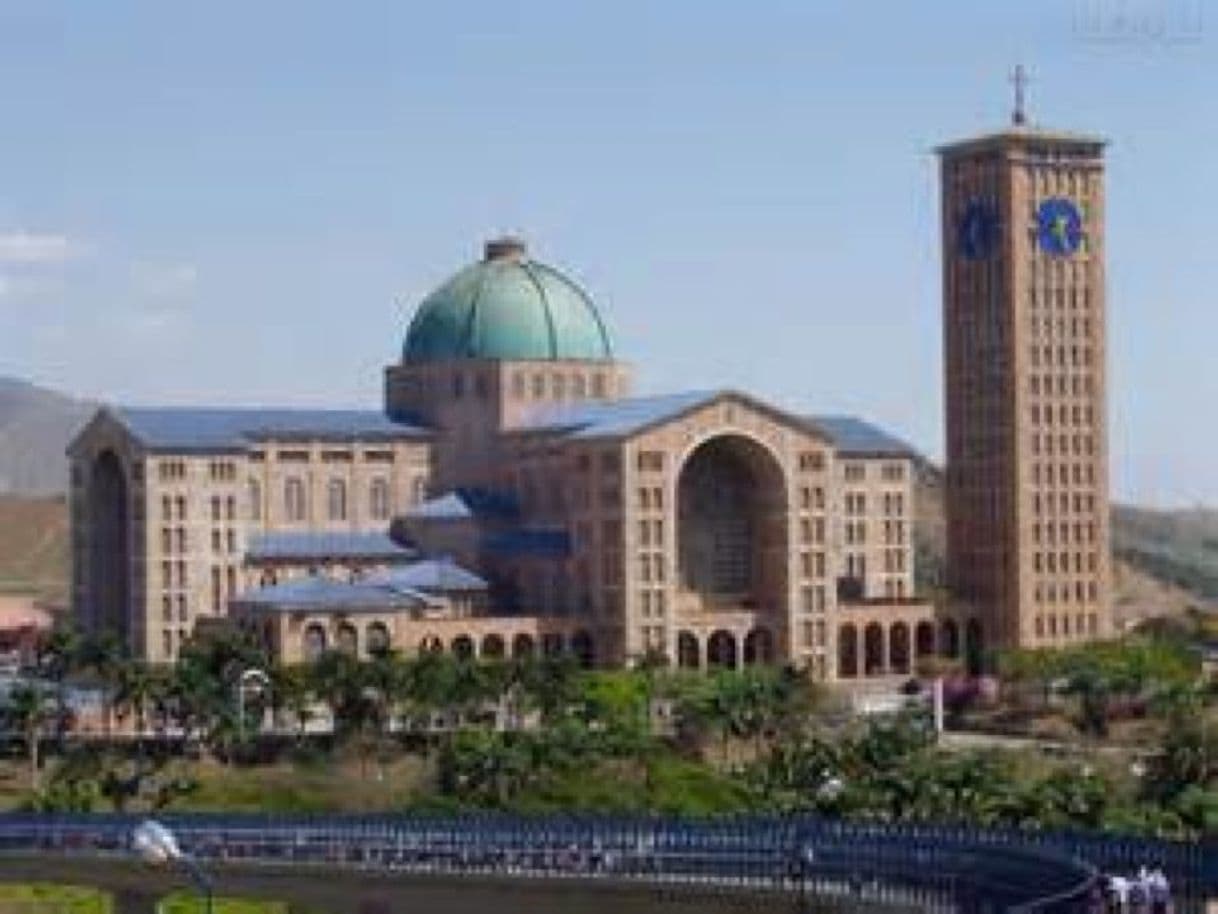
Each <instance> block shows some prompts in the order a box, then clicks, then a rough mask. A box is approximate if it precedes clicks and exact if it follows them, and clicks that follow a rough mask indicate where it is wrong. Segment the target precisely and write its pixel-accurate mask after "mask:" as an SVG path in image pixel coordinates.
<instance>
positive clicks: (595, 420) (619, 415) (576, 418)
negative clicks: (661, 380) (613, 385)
mask: <svg viewBox="0 0 1218 914" xmlns="http://www.w3.org/2000/svg"><path fill="white" fill-rule="evenodd" d="M721 394H722V392H721V391H705V390H700V391H689V392H686V393H677V394H665V395H663V396H656V397H630V398H628V399H625V400H609V401H595V402H593V401H584V402H580V403H567V404H563V405H561V406H542V407H538V408H537V409H536V410H534V411H533V412H531V413H529V414H528V415H526V416H525V418H524V420H523V421H522V422H520V423H519V424H518V425H517V426H516V427H515V428H514V429H513V431H521V432H546V431H549V432H567V433H569V437H572V438H616V437H622V436H624V435H629V434H632V433H633V432H636V431H638V430H639V429H643V428H647V427H648V426H650V425H654V424H655V423H657V422H663V421H664V420H665V419H670V418H673V417H675V416H679V415H681V414H682V413H684V412H686V411H687V410H690V409H693V408H695V407H698V406H701V405H703V404H705V403H710V402H711V401H713V400H714V399H716V398H717V397H719V396H720V395H721Z"/></svg>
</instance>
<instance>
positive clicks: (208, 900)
mask: <svg viewBox="0 0 1218 914" xmlns="http://www.w3.org/2000/svg"><path fill="white" fill-rule="evenodd" d="M131 848H132V850H134V851H135V853H136V855H137V856H139V857H140V859H142V860H145V861H147V862H148V863H153V864H156V865H158V866H159V865H163V864H166V863H176V864H178V865H179V866H181V867H182V869H184V870H186V872H187V873H188V874H189V875H190V878H191V880H192V881H193V882H194V884H195V888H197V889H198V890H199V894H201V895H202V896H203V899H204V902H205V904H206V908H205V909H204V910H206V911H207V914H212V881H211V877H209V876H208V875H207V874H206V873H205V872H203V868H202V867H200V866H199V863H198V861H197V860H195V859H194V858H193V857H191V856H190V855H189V854H185V853H183V852H182V848H180V847H179V846H178V839H177V838H175V837H174V834H173V832H171V831H170V830H169V829H168V828H166V827H165V826H164V825H162V824H161V823H160V822H157V821H155V820H153V819H145V820H144V821H143V822H141V823H140V824H139V825H137V826H136V827H135V831H133V832H132V833H131Z"/></svg>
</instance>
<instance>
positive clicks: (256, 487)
mask: <svg viewBox="0 0 1218 914" xmlns="http://www.w3.org/2000/svg"><path fill="white" fill-rule="evenodd" d="M249 499H250V520H262V484H261V483H259V482H258V480H257V479H251V480H250V482H249Z"/></svg>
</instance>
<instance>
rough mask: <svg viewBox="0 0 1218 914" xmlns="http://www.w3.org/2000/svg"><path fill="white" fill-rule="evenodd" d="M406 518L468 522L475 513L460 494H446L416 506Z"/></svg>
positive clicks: (407, 513) (408, 512)
mask: <svg viewBox="0 0 1218 914" xmlns="http://www.w3.org/2000/svg"><path fill="white" fill-rule="evenodd" d="M406 516H407V517H413V518H417V519H419V520H468V519H470V518H471V517H473V516H474V512H473V510H472V509H471V508H470V506H469V505H467V504H466V503H465V499H464V498H462V497H461V496H460V495H459V494H458V493H456V492H445V493H444V494H443V495H437V496H436V497H435V498H429V499H427V501H425V502H421V503H420V504H417V505H415V506H414V507H413V508H411V509H410V510H409V511H407V512H406Z"/></svg>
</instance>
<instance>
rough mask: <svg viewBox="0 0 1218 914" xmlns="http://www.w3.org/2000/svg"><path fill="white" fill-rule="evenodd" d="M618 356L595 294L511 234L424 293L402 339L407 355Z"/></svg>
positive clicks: (420, 358) (422, 358)
mask: <svg viewBox="0 0 1218 914" xmlns="http://www.w3.org/2000/svg"><path fill="white" fill-rule="evenodd" d="M612 358H613V347H612V345H611V344H610V342H609V334H608V332H607V331H606V330H605V325H604V323H603V322H602V321H601V318H600V315H599V314H598V313H597V310H596V306H595V305H594V304H592V299H590V298H589V297H588V296H587V294H586V293H585V292H584V291H583V289H581V288H580V287H579V286H577V285H576V284H575V283H573V282H572V281H571V280H570V279H568V278H567V277H566V276H564V275H563V274H562V273H560V272H558V270H555V269H554V268H553V267H548V266H546V265H545V264H543V263H538V262H537V261H536V260H530V259H529V257H528V255H527V253H526V252H525V247H524V244H523V243H521V242H520V241H517V240H515V239H510V238H509V239H501V240H498V241H491V242H488V243H487V245H486V257H485V258H484V259H483V260H482V261H480V262H478V263H475V264H473V265H471V266H468V267H466V268H465V269H464V270H462V271H461V272H459V273H457V275H455V276H454V277H452V279H450V280H448V282H446V283H444V285H442V286H440V288H438V289H436V291H434V292H432V293H431V294H430V295H428V296H427V298H425V299H423V303H422V304H421V305H419V309H418V311H416V312H415V315H414V319H413V320H412V321H411V322H410V329H409V330H408V331H407V332H406V342H405V344H404V345H403V346H402V361H404V362H435V361H442V360H446V359H520V360H533V359H538V360H544V359H580V360H594V361H602V360H610V359H612Z"/></svg>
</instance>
